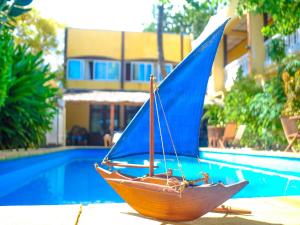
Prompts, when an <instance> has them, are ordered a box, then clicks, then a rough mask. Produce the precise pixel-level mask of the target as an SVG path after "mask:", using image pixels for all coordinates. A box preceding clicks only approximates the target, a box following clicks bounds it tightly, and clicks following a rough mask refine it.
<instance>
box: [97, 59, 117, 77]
mask: <svg viewBox="0 0 300 225" xmlns="http://www.w3.org/2000/svg"><path fill="white" fill-rule="evenodd" d="M94 79H95V80H119V79H120V63H119V62H113V61H95V62H94Z"/></svg>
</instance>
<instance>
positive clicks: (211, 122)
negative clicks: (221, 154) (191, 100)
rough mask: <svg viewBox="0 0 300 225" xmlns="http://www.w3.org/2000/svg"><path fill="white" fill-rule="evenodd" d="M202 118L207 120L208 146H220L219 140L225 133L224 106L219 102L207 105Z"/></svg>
mask: <svg viewBox="0 0 300 225" xmlns="http://www.w3.org/2000/svg"><path fill="white" fill-rule="evenodd" d="M204 110H205V113H204V115H203V117H202V120H207V138H208V147H218V140H219V139H220V138H222V136H223V133H224V113H223V110H224V109H223V107H222V106H221V105H218V104H213V105H206V106H205V108H204Z"/></svg>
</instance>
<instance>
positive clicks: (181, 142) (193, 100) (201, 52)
mask: <svg viewBox="0 0 300 225" xmlns="http://www.w3.org/2000/svg"><path fill="white" fill-rule="evenodd" d="M226 23H227V21H226V22H225V23H223V24H222V25H221V26H220V27H219V28H218V29H216V30H215V31H214V32H213V33H212V34H211V35H210V36H209V37H208V38H207V39H206V40H205V41H203V42H202V43H201V44H200V45H199V46H198V47H197V48H196V49H194V51H192V52H191V53H190V54H189V55H188V56H187V57H186V58H185V59H184V60H183V61H182V62H181V63H180V64H179V65H178V66H177V67H176V68H175V69H174V70H173V71H172V72H171V73H170V74H169V75H168V76H167V78H166V79H165V80H164V81H163V82H162V83H161V85H160V86H159V87H158V88H157V90H156V91H155V100H156V104H155V107H154V112H155V113H154V121H155V122H154V137H155V138H154V151H155V154H163V151H164V152H165V154H169V155H174V154H175V152H174V148H175V149H176V153H177V155H181V156H190V157H197V156H198V146H199V135H200V134H199V126H200V120H201V116H202V110H203V103H204V97H205V93H206V87H207V82H208V78H209V76H210V74H211V67H212V64H213V61H214V58H215V54H216V51H217V48H218V45H219V42H220V40H221V37H222V34H223V31H224V27H225V25H226ZM156 111H157V112H158V113H156ZM159 127H160V128H161V129H160V130H159ZM169 131H170V132H169ZM170 134H171V135H170ZM161 140H163V146H162V141H161ZM148 153H149V100H148V101H147V102H146V103H145V104H144V105H143V106H142V107H141V109H140V110H139V112H138V113H137V114H136V116H135V117H134V119H133V120H132V121H131V123H130V124H129V125H128V127H127V128H126V130H125V131H124V133H123V134H122V136H121V137H120V139H119V141H118V142H117V143H116V144H115V145H114V146H113V147H112V149H111V151H110V152H109V153H108V156H107V159H110V160H113V159H118V158H122V157H126V156H130V155H137V154H148Z"/></svg>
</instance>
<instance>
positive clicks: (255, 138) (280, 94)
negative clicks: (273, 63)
mask: <svg viewBox="0 0 300 225" xmlns="http://www.w3.org/2000/svg"><path fill="white" fill-rule="evenodd" d="M284 102H285V96H284V91H283V86H282V82H281V80H280V78H278V77H275V78H273V79H271V80H270V81H267V82H266V84H265V85H264V86H263V87H260V86H259V85H257V84H256V82H255V80H253V79H251V78H250V77H241V76H238V78H237V80H236V81H235V83H234V85H233V87H232V88H231V90H230V91H229V92H227V93H226V95H225V100H224V103H225V106H224V115H225V121H226V122H231V121H235V122H237V123H238V124H245V125H246V126H247V128H246V130H245V134H244V136H243V138H242V140H241V144H242V145H245V146H248V147H253V148H258V149H260V148H262V149H270V148H279V147H280V146H281V145H282V144H283V143H284V141H285V139H284V135H283V131H282V127H281V124H280V119H279V117H280V114H281V110H282V108H283V105H284Z"/></svg>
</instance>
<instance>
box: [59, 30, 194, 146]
mask: <svg viewBox="0 0 300 225" xmlns="http://www.w3.org/2000/svg"><path fill="white" fill-rule="evenodd" d="M163 43H164V45H163V48H164V57H165V66H166V71H167V72H170V71H171V70H172V69H173V68H174V67H175V66H176V65H177V64H178V63H179V62H180V61H181V60H182V59H183V58H184V57H185V56H186V55H187V54H188V53H189V52H190V51H191V40H190V37H189V36H186V35H177V34H163ZM157 59H158V53H157V38H156V33H150V32H118V31H104V30H85V29H74V28H67V29H66V34H65V80H66V85H65V86H66V90H65V94H64V101H65V122H66V131H67V133H68V135H67V144H88V145H102V144H103V136H104V135H105V134H106V133H113V132H114V131H116V130H123V129H124V128H125V127H126V126H127V125H128V123H129V122H130V121H131V119H132V118H133V116H134V115H135V113H136V112H137V111H138V110H139V108H140V106H141V105H142V104H143V103H144V101H145V100H146V99H147V98H148V93H147V92H148V89H149V87H148V86H149V84H148V82H149V77H150V74H153V75H154V76H155V77H156V79H157V82H160V81H161V80H162V76H161V74H160V71H159V67H158V65H157Z"/></svg>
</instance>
